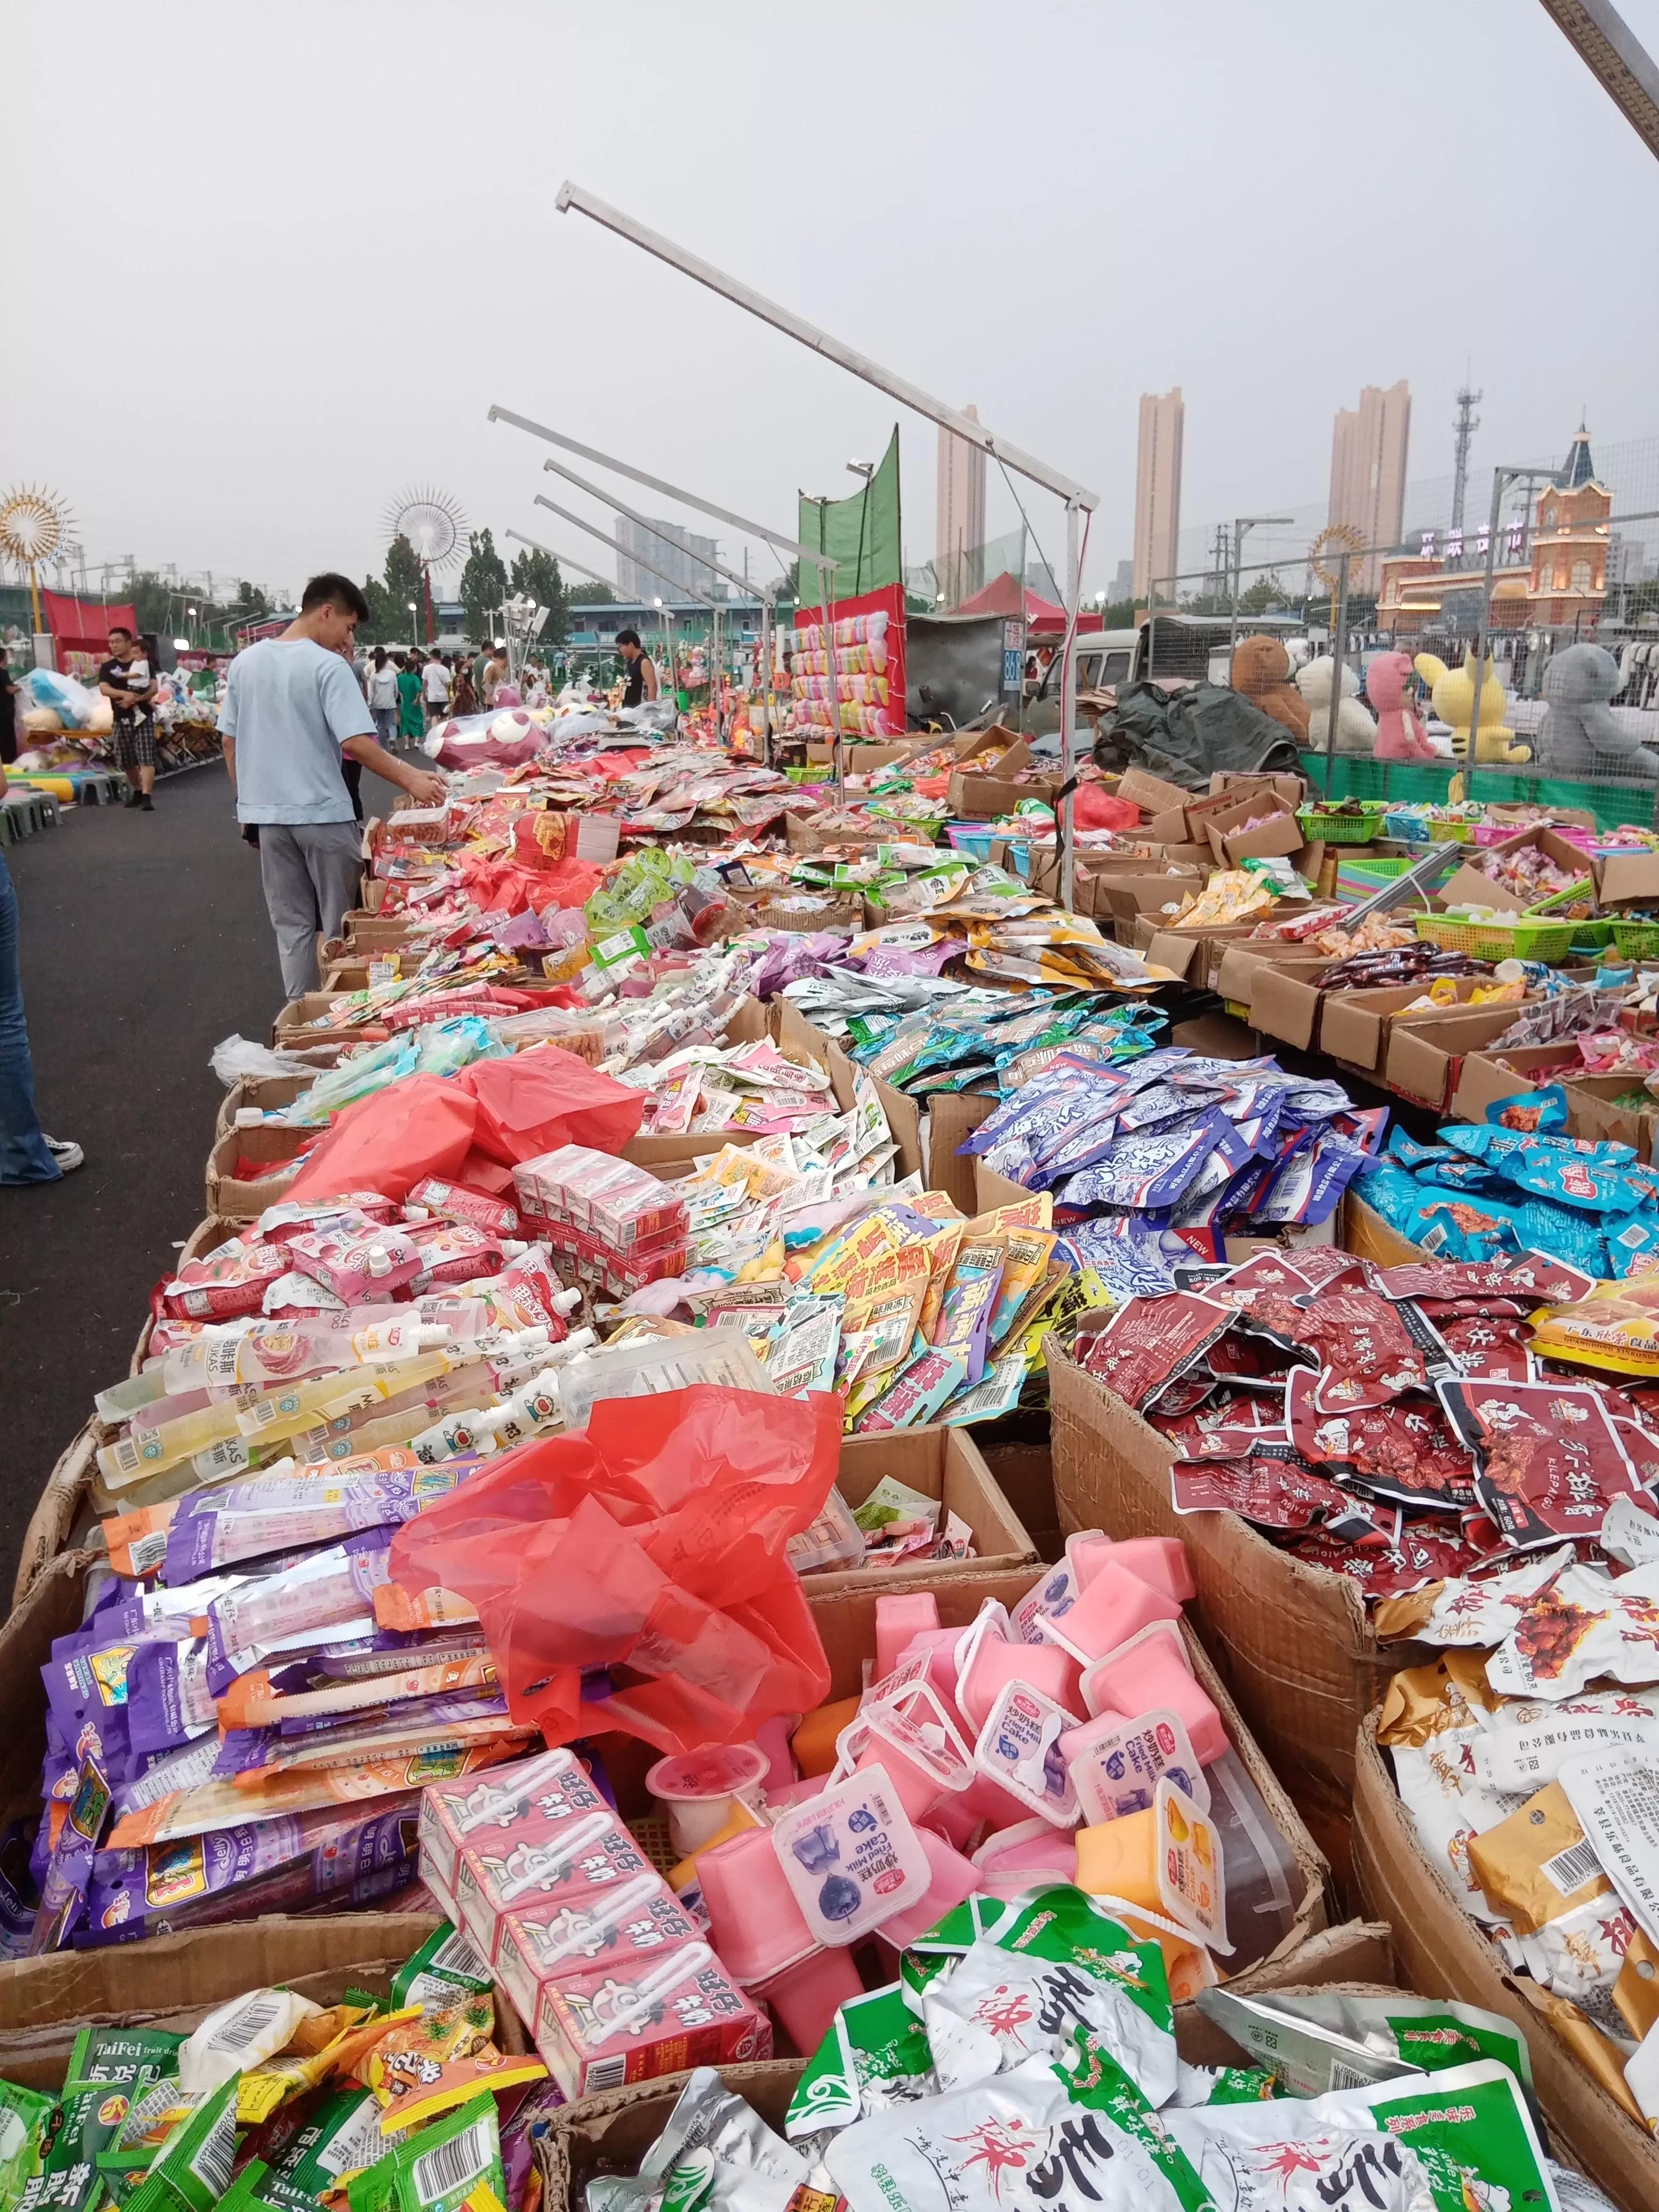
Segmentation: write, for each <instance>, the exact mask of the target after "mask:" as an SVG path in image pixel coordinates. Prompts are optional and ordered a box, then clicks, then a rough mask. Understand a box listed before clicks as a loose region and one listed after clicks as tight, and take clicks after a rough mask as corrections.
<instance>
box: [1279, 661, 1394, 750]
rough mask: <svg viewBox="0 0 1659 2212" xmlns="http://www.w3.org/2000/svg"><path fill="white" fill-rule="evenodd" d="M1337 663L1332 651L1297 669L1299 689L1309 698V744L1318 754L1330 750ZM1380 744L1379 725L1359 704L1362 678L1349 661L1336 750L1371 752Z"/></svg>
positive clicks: (1338, 711)
mask: <svg viewBox="0 0 1659 2212" xmlns="http://www.w3.org/2000/svg"><path fill="white" fill-rule="evenodd" d="M1335 667H1336V663H1335V661H1334V659H1332V658H1331V656H1330V654H1329V653H1322V654H1321V655H1320V657H1319V659H1317V660H1310V662H1309V663H1308V665H1307V666H1306V667H1305V668H1298V669H1297V671H1296V688H1297V690H1298V691H1299V692H1300V693H1301V694H1302V696H1303V697H1304V699H1305V700H1306V701H1307V702H1308V707H1309V710H1310V711H1309V714H1308V743H1309V744H1310V745H1311V746H1312V748H1313V750H1315V751H1316V753H1322V752H1323V751H1324V750H1326V743H1325V732H1326V728H1327V726H1328V723H1329V720H1330V711H1331V678H1332V674H1333V672H1334V670H1335ZM1375 748H1376V723H1375V722H1374V721H1372V720H1371V718H1370V715H1369V714H1367V713H1366V712H1365V709H1364V708H1363V707H1362V706H1361V705H1360V703H1359V678H1358V677H1357V676H1356V675H1355V674H1354V672H1353V671H1352V668H1350V667H1349V666H1348V665H1346V662H1345V663H1344V664H1343V669H1342V696H1341V698H1340V701H1339V702H1338V703H1337V709H1336V750H1338V752H1340V753H1369V752H1371V751H1373V750H1375Z"/></svg>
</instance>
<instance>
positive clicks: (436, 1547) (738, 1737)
mask: <svg viewBox="0 0 1659 2212" xmlns="http://www.w3.org/2000/svg"><path fill="white" fill-rule="evenodd" d="M841 1419H842V1407H841V1401H840V1400H839V1399H838V1398H836V1397H835V1396H833V1395H831V1394H829V1393H828V1392H814V1393H812V1394H811V1395H808V1396H807V1397H805V1398H772V1397H768V1396H766V1395H763V1394H762V1393H759V1392H755V1391H746V1390H725V1389H715V1388H714V1387H713V1386H712V1385H709V1384H707V1383H703V1384H698V1385H696V1387H695V1388H693V1389H690V1390H678V1391H671V1392H665V1393H663V1394H661V1395H653V1396H649V1397H644V1398H611V1399H601V1400H600V1401H599V1403H598V1404H597V1405H595V1407H593V1410H592V1416H591V1417H590V1419H589V1422H588V1425H587V1427H586V1430H584V1431H579V1432H577V1433H576V1434H574V1435H571V1436H563V1437H550V1438H548V1439H547V1440H546V1441H544V1442H542V1443H532V1444H523V1445H520V1447H519V1448H518V1449H517V1450H515V1451H510V1452H506V1453H503V1454H502V1455H501V1458H500V1459H499V1460H498V1461H496V1462H495V1463H494V1464H493V1465H492V1466H490V1467H489V1468H486V1469H485V1470H484V1471H483V1473H482V1474H477V1475H474V1476H473V1477H472V1479H471V1481H469V1482H468V1483H466V1484H465V1486H464V1487H463V1488H462V1489H460V1490H459V1491H457V1492H455V1493H454V1494H453V1497H451V1498H447V1499H445V1500H444V1501H443V1502H442V1503H441V1504H438V1505H435V1506H434V1507H433V1508H432V1509H431V1510H429V1511H428V1512H426V1513H423V1514H422V1515H421V1516H419V1517H418V1519H416V1520H414V1521H410V1522H405V1523H404V1526H403V1528H400V1529H399V1530H398V1533H397V1535H396V1536H395V1537H394V1538H393V1540H392V1558H391V1578H392V1581H393V1582H394V1583H397V1584H398V1586H399V1588H400V1589H401V1590H402V1591H404V1593H405V1594H406V1595H409V1596H411V1597H412V1596H415V1595H418V1594H419V1593H420V1592H421V1591H422V1590H425V1589H431V1588H433V1587H438V1588H441V1589H447V1590H453V1591H454V1592H456V1593H457V1594H458V1595H459V1596H461V1597H463V1598H465V1600H466V1601H468V1602H469V1603H470V1604H471V1605H472V1606H474V1607H477V1612H478V1614H479V1617H480V1619H481V1620H482V1621H483V1628H484V1633H485V1635H486V1636H487V1637H488V1638H489V1648H490V1650H491V1652H492V1654H493V1655H494V1657H495V1664H496V1667H497V1669H498V1670H499V1673H500V1676H501V1686H502V1688H503V1690H504V1691H505V1692H506V1695H507V1707H508V1710H509V1711H510V1712H511V1713H512V1714H513V1717H514V1718H515V1719H517V1720H520V1721H522V1722H525V1723H528V1724H532V1725H534V1726H536V1727H538V1728H539V1729H541V1730H542V1732H543V1733H544V1735H545V1736H546V1737H547V1740H548V1741H549V1742H550V1743H559V1742H563V1741H568V1739H569V1738H571V1737H572V1736H575V1735H581V1734H583V1733H585V1732H586V1731H587V1730H590V1729H621V1730H623V1732H624V1733H626V1734H628V1735H637V1736H641V1737H642V1738H643V1739H644V1740H645V1741H647V1743H652V1744H655V1745H656V1746H657V1747H658V1748H659V1749H660V1750H663V1751H670V1752H682V1751H693V1750H696V1748H697V1747H698V1746H699V1745H702V1744H706V1743H744V1742H747V1741H750V1738H751V1737H752V1736H753V1735H754V1733H755V1731H756V1729H757V1728H758V1727H759V1726H760V1725H761V1723H763V1721H766V1720H769V1719H770V1718H771V1717H772V1716H773V1715H774V1714H775V1713H781V1712H792V1713H798V1712H806V1711H811V1709H812V1708H813V1707H814V1706H815V1705H822V1704H823V1700H824V1699H825V1698H826V1697H827V1696H828V1694H829V1665H828V1662H826V1660H825V1658H824V1656H823V1644H822V1643H821V1641H820V1640H819V1637H818V1633H817V1626H816V1625H815V1624H814V1621H813V1620H812V1615H811V1607H809V1606H808V1604H807V1602H806V1599H805V1595H804V1594H803V1592H802V1590H801V1588H800V1584H799V1578H798V1577H797V1576H796V1574H795V1571H794V1569H793V1567H792V1566H791V1565H789V1562H788V1559H787V1550H786V1547H787V1543H788V1540H789V1538H790V1537H791V1536H792V1535H794V1534H798V1533H799V1531H800V1530H801V1529H803V1528H807V1527H808V1526H810V1524H811V1521H812V1519H813V1517H814V1516H815V1515H816V1514H817V1512H818V1511H819V1510H821V1508H822V1506H823V1501H824V1499H825V1498H826V1497H827V1496H828V1495H829V1489H830V1486H831V1485H832V1484H833V1483H834V1481H835V1479H836V1466H837V1464H838V1462H839V1459H840V1454H841ZM598 1667H606V1668H611V1669H612V1670H613V1680H614V1682H615V1686H614V1688H613V1690H612V1692H611V1695H610V1696H609V1697H606V1698H604V1699H592V1700H590V1701H588V1702H587V1703H586V1704H584V1702H583V1700H582V1695H581V1674H582V1670H583V1668H598Z"/></svg>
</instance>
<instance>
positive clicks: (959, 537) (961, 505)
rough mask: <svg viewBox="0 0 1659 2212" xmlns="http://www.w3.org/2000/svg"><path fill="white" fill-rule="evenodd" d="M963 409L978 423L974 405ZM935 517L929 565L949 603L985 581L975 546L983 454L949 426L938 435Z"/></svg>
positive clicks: (981, 535)
mask: <svg viewBox="0 0 1659 2212" xmlns="http://www.w3.org/2000/svg"><path fill="white" fill-rule="evenodd" d="M962 411H963V414H964V415H966V416H968V417H969V420H970V421H971V422H978V420H979V410H978V409H977V408H976V407H964V408H963V410H962ZM937 519H938V524H939V529H938V534H937V539H936V544H935V550H934V553H933V568H934V573H935V574H936V575H937V576H938V578H939V590H940V591H941V592H943V593H944V594H945V605H947V606H952V607H954V606H956V605H957V604H958V603H959V602H960V601H961V600H963V599H968V598H969V597H970V596H971V594H972V593H974V592H976V591H978V590H979V589H980V588H981V586H982V585H984V584H986V583H987V582H988V581H989V578H988V577H986V576H982V575H981V574H980V573H979V571H980V568H981V565H982V564H981V561H980V558H979V554H980V548H981V546H982V545H983V544H984V543H985V455H984V453H983V451H982V450H981V447H978V446H970V445H969V442H968V441H967V439H966V438H958V437H957V435H956V433H955V431H953V430H945V429H941V430H940V432H939V510H938V518H937Z"/></svg>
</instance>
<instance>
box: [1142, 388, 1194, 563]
mask: <svg viewBox="0 0 1659 2212" xmlns="http://www.w3.org/2000/svg"><path fill="white" fill-rule="evenodd" d="M1186 418H1187V410H1186V406H1185V404H1184V403H1183V402H1182V397H1181V386H1179V385H1176V387H1175V389H1174V391H1173V392H1162V393H1159V392H1142V393H1141V395H1140V440H1139V446H1138V447H1137V450H1136V454H1135V550H1134V586H1135V588H1134V598H1135V604H1136V605H1137V606H1147V605H1150V604H1151V603H1152V593H1153V591H1154V589H1155V588H1156V591H1157V592H1158V597H1159V598H1160V599H1164V600H1166V601H1168V600H1170V599H1174V597H1175V577H1176V571H1177V568H1178V566H1179V562H1178V561H1177V558H1176V539H1177V538H1178V537H1179V536H1180V533H1181V441H1182V432H1183V429H1184V427H1185V423H1186Z"/></svg>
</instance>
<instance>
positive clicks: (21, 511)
mask: <svg viewBox="0 0 1659 2212" xmlns="http://www.w3.org/2000/svg"><path fill="white" fill-rule="evenodd" d="M74 532H75V516H74V513H73V512H72V510H71V508H70V503H69V501H67V500H66V499H64V498H63V497H62V496H61V495H59V494H58V493H57V492H55V491H48V490H47V489H46V486H45V485H44V484H19V485H18V486H17V487H16V489H15V490H12V491H9V492H8V493H7V494H6V495H5V497H4V498H3V499H0V553H3V554H4V555H5V556H6V558H7V560H9V561H15V562H16V563H17V565H18V567H19V568H27V570H28V572H29V604H30V606H31V608H32V609H33V615H34V628H35V633H36V635H39V634H40V577H39V574H38V573H37V572H38V571H39V569H40V567H41V564H42V563H43V562H47V561H50V560H52V557H53V556H54V555H56V554H58V553H60V552H62V551H63V550H64V547H65V546H66V545H67V544H69V542H70V538H71V537H72V536H73V535H74Z"/></svg>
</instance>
